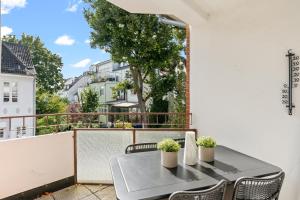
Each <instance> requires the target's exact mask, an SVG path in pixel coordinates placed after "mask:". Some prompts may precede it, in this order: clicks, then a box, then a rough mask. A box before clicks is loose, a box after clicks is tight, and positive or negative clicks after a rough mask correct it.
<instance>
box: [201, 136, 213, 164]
mask: <svg viewBox="0 0 300 200" xmlns="http://www.w3.org/2000/svg"><path fill="white" fill-rule="evenodd" d="M196 143H197V145H198V147H199V160H201V161H204V162H212V161H214V159H215V147H216V146H217V143H216V141H215V140H214V139H213V138H212V137H209V136H201V137H199V138H198V139H197V142H196Z"/></svg>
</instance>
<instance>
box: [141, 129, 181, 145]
mask: <svg viewBox="0 0 300 200" xmlns="http://www.w3.org/2000/svg"><path fill="white" fill-rule="evenodd" d="M184 137H185V131H179V130H175V131H172V130H159V131H158V130H145V131H144V130H142V129H141V130H138V129H137V130H136V143H148V142H159V141H161V140H163V139H165V138H173V139H179V138H184Z"/></svg>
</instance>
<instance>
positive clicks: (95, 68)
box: [90, 60, 137, 112]
mask: <svg viewBox="0 0 300 200" xmlns="http://www.w3.org/2000/svg"><path fill="white" fill-rule="evenodd" d="M90 73H91V74H93V75H92V81H91V83H90V87H92V88H93V89H94V90H95V91H97V92H98V94H99V103H100V105H101V108H100V111H101V112H122V111H127V112H128V111H129V109H130V108H136V107H137V96H136V94H135V93H134V92H133V90H127V91H121V92H118V94H117V96H114V95H113V89H112V88H113V87H115V86H116V84H117V83H119V82H121V81H124V80H126V79H128V78H129V73H130V72H129V66H128V64H124V63H114V62H112V60H106V61H103V62H99V63H96V64H94V65H92V66H91V67H90Z"/></svg>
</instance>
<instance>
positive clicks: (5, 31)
mask: <svg viewBox="0 0 300 200" xmlns="http://www.w3.org/2000/svg"><path fill="white" fill-rule="evenodd" d="M12 32H13V30H12V28H10V27H8V26H1V38H2V37H3V36H5V35H9V34H11V33H12Z"/></svg>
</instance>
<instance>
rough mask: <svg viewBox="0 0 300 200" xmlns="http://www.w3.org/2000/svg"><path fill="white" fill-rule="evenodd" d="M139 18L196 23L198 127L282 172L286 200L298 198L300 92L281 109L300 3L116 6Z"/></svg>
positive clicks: (299, 34)
mask: <svg viewBox="0 0 300 200" xmlns="http://www.w3.org/2000/svg"><path fill="white" fill-rule="evenodd" d="M109 1H110V2H112V3H114V4H116V5H118V6H119V7H122V8H124V9H126V10H127V11H129V12H133V13H153V14H168V15H172V16H175V17H176V18H178V19H180V20H182V21H184V22H186V23H187V24H189V30H190V56H191V58H190V66H191V68H190V70H191V71H190V89H191V91H190V98H191V101H190V106H191V110H190V111H191V112H192V113H193V128H197V129H198V130H199V134H201V135H211V136H213V137H215V138H216V139H217V141H218V143H219V144H223V145H226V146H229V147H231V148H233V149H236V150H238V151H240V152H244V153H246V154H248V155H251V156H254V157H257V158H260V159H262V160H265V161H267V162H270V163H273V164H274V165H277V166H280V167H281V168H282V169H283V170H284V171H285V172H286V178H285V181H284V185H283V188H282V191H281V195H280V198H279V199H283V200H296V199H297V200H299V199H300V192H299V185H300V155H299V152H300V150H299V141H300V109H299V106H300V91H299V87H298V88H294V89H293V90H294V95H293V100H294V104H295V106H296V108H295V109H294V110H293V115H289V114H288V112H287V108H286V106H285V105H282V99H281V97H282V93H281V91H282V88H283V84H284V83H285V82H287V81H288V60H287V57H286V56H285V55H286V54H287V51H288V50H289V49H293V51H294V52H295V53H297V54H298V55H299V54H300V26H299V25H300V12H299V8H300V1H298V0H275V1H270V0H259V1H258V0H252V1H244V0H229V1H224V0H215V1H200V0H163V1H161V0H128V1H124V0H109Z"/></svg>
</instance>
